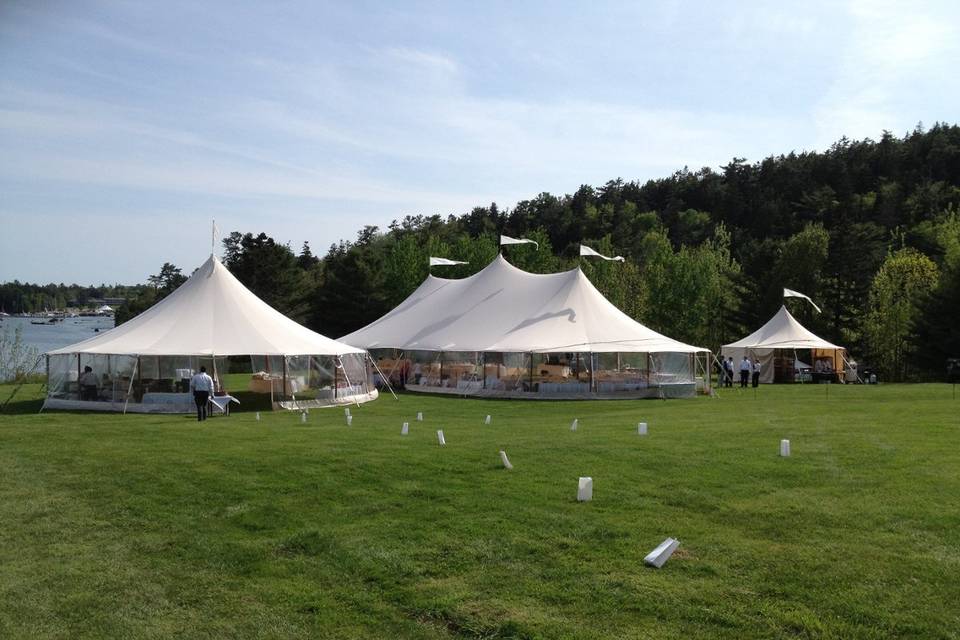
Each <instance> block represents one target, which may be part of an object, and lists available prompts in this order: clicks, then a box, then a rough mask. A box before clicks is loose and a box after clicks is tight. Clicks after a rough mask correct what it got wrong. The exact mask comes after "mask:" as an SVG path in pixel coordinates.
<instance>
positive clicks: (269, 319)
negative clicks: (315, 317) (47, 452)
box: [44, 255, 377, 412]
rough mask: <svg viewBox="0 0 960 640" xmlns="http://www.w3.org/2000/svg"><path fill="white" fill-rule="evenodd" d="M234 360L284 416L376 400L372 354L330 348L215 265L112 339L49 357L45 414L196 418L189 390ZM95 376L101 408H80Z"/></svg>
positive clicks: (90, 403) (213, 261)
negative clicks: (306, 408)
mask: <svg viewBox="0 0 960 640" xmlns="http://www.w3.org/2000/svg"><path fill="white" fill-rule="evenodd" d="M228 356H249V357H250V358H251V361H252V363H253V366H254V370H255V371H259V373H258V375H254V376H253V377H252V378H251V382H250V388H251V390H255V391H265V392H268V393H271V394H272V396H273V399H274V400H275V401H276V402H277V403H279V404H280V405H281V406H286V405H284V401H285V400H287V399H288V398H289V399H291V400H292V399H294V398H296V396H297V395H299V398H296V399H298V400H301V401H315V402H317V403H319V404H340V403H345V402H357V401H366V400H371V399H373V398H375V397H376V395H377V392H376V390H374V389H371V388H369V385H368V376H367V374H366V353H365V351H364V350H363V349H359V348H356V347H351V346H349V345H347V344H343V343H341V342H337V341H335V340H331V339H330V338H327V337H324V336H322V335H320V334H319V333H316V332H314V331H311V330H310V329H307V328H306V327H304V326H302V325H300V324H297V323H296V322H294V321H293V320H290V319H289V318H287V317H286V316H284V315H283V314H282V313H280V312H279V311H277V310H276V309H273V308H272V307H270V306H269V305H268V304H267V303H265V302H263V301H262V300H261V299H260V298H258V297H257V296H256V295H254V294H253V293H252V292H251V291H250V290H249V289H247V288H246V287H244V286H243V284H241V283H240V281H239V280H237V279H236V278H235V277H234V276H233V274H231V273H230V272H229V271H228V270H227V268H226V267H224V266H223V265H222V264H221V263H220V261H219V260H218V259H217V258H216V257H215V256H213V255H211V256H210V258H209V259H208V260H207V261H206V262H205V263H204V264H203V265H202V266H201V267H200V268H199V269H197V270H196V271H195V272H194V273H193V275H192V276H190V278H189V279H188V280H187V281H186V282H185V283H183V284H182V285H181V286H180V287H179V288H178V289H177V290H176V291H174V292H173V293H171V294H170V295H169V296H167V297H166V298H164V299H163V300H161V301H160V302H158V303H157V304H155V305H154V306H152V307H150V308H149V309H148V310H146V311H144V312H143V313H141V314H140V315H138V316H137V317H135V318H133V319H131V320H129V321H127V322H125V323H124V324H122V325H120V326H119V327H116V328H114V329H111V330H110V331H107V332H105V333H101V334H99V335H97V336H94V337H92V338H90V339H89V340H85V341H83V342H79V343H76V344H72V345H69V346H67V347H63V348H61V349H56V350H53V351H50V352H48V353H47V354H46V358H47V381H48V382H47V387H48V393H47V399H46V402H45V403H44V408H54V409H57V408H67V409H92V410H105V411H115V410H125V411H127V410H129V411H140V412H180V411H190V410H192V399H191V398H190V396H189V394H188V393H186V391H187V389H186V388H185V387H186V385H185V383H184V381H185V380H186V379H188V378H189V377H190V376H191V375H192V374H193V373H194V372H195V371H197V370H199V368H200V366H201V365H205V366H206V368H207V371H208V373H210V374H211V375H213V376H214V378H217V382H218V383H219V382H220V380H219V378H220V377H222V376H223V375H224V374H226V373H227V367H228V359H227V358H228ZM86 366H90V367H91V368H92V369H93V371H94V373H95V374H96V375H97V376H98V378H99V379H100V384H98V389H97V398H96V399H95V400H80V398H79V396H80V394H79V389H78V378H79V377H80V375H81V372H82V371H83V370H84V368H85V367H86Z"/></svg>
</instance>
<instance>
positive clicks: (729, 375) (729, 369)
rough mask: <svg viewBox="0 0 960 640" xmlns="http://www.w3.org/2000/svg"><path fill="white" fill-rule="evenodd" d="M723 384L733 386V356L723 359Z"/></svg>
mask: <svg viewBox="0 0 960 640" xmlns="http://www.w3.org/2000/svg"><path fill="white" fill-rule="evenodd" d="M723 386H725V387H732V386H733V356H730V357H729V358H727V359H726V360H724V361H723Z"/></svg>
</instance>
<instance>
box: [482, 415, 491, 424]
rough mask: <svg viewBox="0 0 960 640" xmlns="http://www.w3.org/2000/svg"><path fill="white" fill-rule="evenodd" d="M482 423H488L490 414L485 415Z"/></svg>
mask: <svg viewBox="0 0 960 640" xmlns="http://www.w3.org/2000/svg"><path fill="white" fill-rule="evenodd" d="M483 424H490V416H489V415H487V417H486V418H484V420H483Z"/></svg>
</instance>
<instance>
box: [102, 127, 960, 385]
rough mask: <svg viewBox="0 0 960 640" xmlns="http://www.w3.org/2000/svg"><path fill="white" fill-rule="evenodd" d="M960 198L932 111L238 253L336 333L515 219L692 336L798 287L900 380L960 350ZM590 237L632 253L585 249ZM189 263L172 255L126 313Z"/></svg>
mask: <svg viewBox="0 0 960 640" xmlns="http://www.w3.org/2000/svg"><path fill="white" fill-rule="evenodd" d="M958 208H960V127H957V126H954V125H946V124H935V125H934V126H933V127H932V128H930V129H928V130H925V129H924V128H923V127H922V126H919V125H918V127H917V128H916V129H915V130H914V131H912V132H910V133H908V134H906V135H904V136H903V137H896V136H894V135H893V134H891V133H890V132H884V133H883V135H882V136H881V138H880V139H879V140H876V141H874V140H870V139H865V140H849V139H846V138H843V139H841V140H839V141H837V142H836V143H835V144H833V145H832V146H831V147H830V148H829V149H827V150H826V151H823V152H802V153H789V154H786V155H779V156H771V157H768V158H765V159H763V160H761V161H759V162H754V163H748V162H747V161H746V160H744V159H742V158H734V159H732V160H731V161H730V162H729V163H728V164H726V165H725V166H723V167H721V168H720V170H719V171H715V170H713V169H711V168H702V169H698V170H690V169H689V168H683V169H681V170H678V171H676V172H675V173H674V174H673V175H671V176H668V177H665V178H661V179H657V180H649V181H646V182H639V181H632V182H627V181H624V180H621V179H616V180H611V181H609V182H607V183H606V184H604V185H602V186H589V185H583V186H581V187H580V188H578V189H577V190H576V191H575V192H574V193H573V194H567V195H562V196H559V195H553V194H549V193H541V194H539V195H537V196H536V197H534V198H532V199H529V200H524V201H522V202H519V203H517V204H516V206H514V207H513V208H512V209H501V208H500V207H498V206H497V205H496V204H490V205H489V206H478V207H475V208H474V209H472V210H471V211H470V212H468V213H464V214H461V215H449V216H441V215H408V216H406V217H404V218H402V219H400V220H395V221H394V222H393V223H391V224H390V225H389V227H388V228H387V229H379V228H377V227H374V226H366V227H364V228H363V229H361V230H360V231H359V232H358V234H357V237H356V239H354V240H351V241H346V240H344V241H341V242H338V243H336V244H334V245H332V246H331V247H329V249H328V250H327V252H326V254H325V255H323V256H322V257H319V256H316V255H314V254H313V252H312V250H311V248H310V246H309V244H308V243H303V245H302V246H301V248H300V249H299V252H297V251H295V250H294V249H293V248H292V247H290V246H289V245H287V244H284V243H280V242H277V241H275V240H274V239H273V238H270V237H269V236H268V235H266V234H264V233H259V234H253V233H241V232H233V233H231V234H230V235H229V236H228V237H227V238H225V239H224V243H223V244H224V256H223V257H224V264H225V265H226V266H227V268H229V269H230V270H231V272H232V273H233V274H234V275H236V276H237V277H238V278H239V279H240V280H241V281H242V282H243V283H244V284H245V285H246V286H248V287H249V288H250V289H251V290H252V291H254V293H256V294H257V295H258V296H260V297H261V298H262V299H264V300H265V301H266V302H268V303H269V304H271V305H272V306H274V307H275V308H277V309H279V310H280V311H282V312H284V313H286V314H287V315H288V316H290V317H291V318H293V319H294V320H297V321H299V322H302V323H304V324H306V325H307V326H308V327H310V328H312V329H314V330H316V331H319V332H321V333H324V334H325V335H328V336H330V337H334V338H336V337H338V336H341V335H344V334H346V333H349V332H351V331H353V330H355V329H357V328H359V327H361V326H363V325H365V324H367V323H369V322H371V321H373V320H375V319H376V318H378V317H379V316H381V315H383V314H384V313H386V312H387V311H389V310H390V309H392V308H393V307H394V306H395V305H397V304H398V303H399V302H400V301H402V300H403V299H404V298H405V297H406V296H408V295H409V294H410V293H411V292H412V291H413V290H414V289H415V288H416V287H417V286H419V284H420V283H421V282H422V281H423V279H424V278H425V277H427V275H428V257H429V256H441V257H446V258H452V259H456V260H463V261H467V262H469V264H468V265H461V266H456V267H444V268H435V269H436V271H435V273H434V275H437V276H440V277H449V278H461V277H465V276H468V275H471V274H473V273H475V272H477V271H479V270H480V269H482V268H483V267H484V266H486V265H487V264H489V262H490V261H491V260H492V259H493V258H494V257H495V256H496V254H497V252H498V250H499V248H498V237H499V235H501V234H506V235H510V236H522V237H526V238H530V239H533V240H536V241H538V242H539V243H540V249H539V250H535V248H534V247H533V246H532V245H515V246H510V247H508V248H507V249H505V254H506V255H507V258H508V260H509V261H510V262H511V263H513V264H515V265H516V266H518V267H520V268H521V269H525V270H527V271H531V272H535V273H547V272H553V271H559V270H565V269H572V268H575V267H577V266H580V267H581V268H582V269H583V271H584V273H585V274H586V275H587V276H588V277H589V278H590V280H591V281H592V282H593V283H594V285H595V286H597V288H598V289H599V290H600V291H601V292H602V293H603V294H604V295H606V296H607V297H608V298H609V299H610V301H611V302H613V303H614V304H615V305H617V307H619V308H620V309H622V310H623V311H624V312H626V313H627V314H628V315H630V316H631V317H633V318H635V319H636V320H638V321H640V322H642V323H643V324H645V325H647V326H649V327H651V328H653V329H655V330H657V331H660V332H662V333H665V334H667V335H669V336H671V337H673V338H676V339H678V340H682V341H684V342H688V343H691V344H696V345H700V346H705V347H709V348H711V349H713V350H715V351H716V350H718V349H719V346H720V345H722V344H724V343H727V342H731V341H734V340H737V339H739V338H742V337H743V336H745V335H747V334H748V333H750V332H752V331H754V330H755V329H757V328H758V327H759V326H760V325H761V324H763V323H764V322H766V321H767V320H768V319H769V318H770V317H771V316H772V315H773V314H774V313H775V312H776V310H777V309H778V308H779V306H780V305H781V304H784V300H783V298H782V290H783V288H784V287H788V288H790V289H795V290H797V291H801V292H803V293H805V294H807V295H809V296H810V297H811V298H813V299H814V300H815V301H816V302H817V304H818V305H819V306H820V308H821V309H822V313H816V312H815V311H814V310H813V308H812V307H810V306H809V305H807V304H806V303H805V302H802V301H798V300H790V301H787V302H786V304H787V306H788V307H789V308H790V310H791V312H792V313H793V314H794V315H795V316H796V317H797V319H798V320H799V321H800V322H802V323H803V324H804V325H805V326H807V327H808V328H809V329H810V330H811V331H813V332H814V333H817V334H818V335H820V336H821V337H823V338H825V339H827V340H830V341H832V342H835V343H837V344H841V345H844V346H846V347H847V348H848V350H849V352H850V353H851V354H852V355H853V357H854V358H855V359H857V360H859V361H860V362H861V364H862V365H865V366H868V367H870V368H872V369H875V370H878V371H880V373H881V375H882V376H884V377H885V379H888V380H919V379H935V378H940V379H942V377H943V375H944V373H945V361H946V358H947V357H958V356H960V332H958V331H956V324H957V321H956V318H958V317H960V209H958ZM581 242H582V243H584V244H587V245H589V246H590V247H593V248H594V249H597V250H598V251H600V252H601V253H605V254H608V255H609V254H619V255H623V256H624V257H625V258H626V262H625V263H609V262H605V261H590V260H586V259H585V260H581V259H580V258H579V255H578V248H579V244H580V243H581ZM184 277H185V276H183V274H181V273H180V270H179V269H178V268H177V267H175V266H174V265H169V264H165V265H164V268H163V269H161V273H160V274H157V276H154V277H153V278H152V279H151V284H152V285H153V286H149V287H146V288H145V289H143V290H142V292H141V294H140V295H139V296H138V297H137V298H136V299H135V300H134V301H133V304H131V305H129V306H128V309H127V311H126V312H125V313H126V315H127V316H129V315H130V314H131V313H132V312H135V311H137V310H139V309H142V308H146V307H147V306H149V305H150V304H153V303H154V302H155V301H156V300H158V299H160V298H162V297H163V296H164V295H166V294H167V293H169V292H170V291H172V290H173V289H174V288H176V285H177V284H179V281H182V278H184ZM122 319H123V318H122V317H120V316H118V322H119V321H122Z"/></svg>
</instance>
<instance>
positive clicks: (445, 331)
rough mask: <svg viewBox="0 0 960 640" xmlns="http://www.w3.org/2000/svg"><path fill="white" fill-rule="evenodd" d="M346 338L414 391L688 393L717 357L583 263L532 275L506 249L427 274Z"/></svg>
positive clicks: (593, 394) (528, 394) (577, 394)
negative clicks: (619, 297)
mask: <svg viewBox="0 0 960 640" xmlns="http://www.w3.org/2000/svg"><path fill="white" fill-rule="evenodd" d="M340 340H341V341H342V342H346V343H347V344H351V345H354V346H356V347H361V348H365V349H369V350H371V352H372V353H374V354H376V355H379V356H380V357H381V359H382V360H384V362H382V364H381V366H380V369H381V370H383V371H384V372H387V371H392V372H393V375H392V376H391V377H394V378H397V377H399V378H401V380H402V381H403V382H405V383H406V385H407V387H408V388H410V389H413V390H428V391H446V392H454V393H460V394H467V395H498V396H515V397H531V396H534V395H535V396H536V397H547V396H549V397H553V398H556V397H558V395H559V396H567V397H597V396H598V395H599V396H619V395H626V396H628V397H639V396H644V395H656V396H659V395H667V394H669V395H690V394H692V393H693V392H694V390H695V382H696V374H695V371H696V368H697V366H698V365H697V364H696V362H697V360H698V357H699V358H700V359H701V360H702V363H701V366H702V367H705V366H706V363H707V361H708V355H709V350H707V349H703V348H700V347H695V346H691V345H688V344H684V343H682V342H679V341H677V340H673V339H671V338H668V337H667V336H664V335H661V334H659V333H657V332H656V331H653V330H652V329H649V328H647V327H645V326H643V325H642V324H640V323H639V322H636V321H635V320H633V319H632V318H630V317H629V316H627V315H626V314H625V313H623V312H622V311H620V310H619V309H617V308H616V307H615V306H614V305H613V304H611V303H610V302H609V301H608V300H607V299H606V298H604V296H603V294H601V293H600V292H599V291H597V289H596V288H595V287H594V286H593V284H592V283H591V282H590V281H589V280H588V279H587V277H586V276H585V275H584V274H583V272H582V271H581V270H580V269H573V270H571V271H565V272H562V273H551V274H534V273H528V272H526V271H523V270H521V269H518V268H517V267H514V266H513V265H511V264H510V263H508V262H507V261H506V260H505V259H504V258H503V256H502V255H500V256H497V257H496V258H495V259H494V260H493V262H491V263H490V264H489V265H487V266H486V267H485V268H484V269H483V270H481V271H480V272H478V273H476V274H474V275H472V276H470V277H467V278H463V279H458V280H451V279H445V278H438V277H435V276H432V275H431V276H428V277H427V279H426V280H425V281H424V282H423V283H422V284H421V285H420V287H418V288H417V289H416V290H415V291H414V292H413V293H412V294H410V296H409V297H408V298H407V299H406V300H404V301H403V302H402V303H401V304H400V305H399V306H397V307H396V308H395V309H393V310H392V311H390V312H389V313H387V314H386V315H384V316H383V317H381V318H380V319H378V320H376V321H375V322H372V323H371V324H369V325H367V326H366V327H364V328H362V329H360V330H358V331H355V332H353V333H351V334H349V335H346V336H343V337H342V338H340ZM706 384H709V382H707V383H706Z"/></svg>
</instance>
